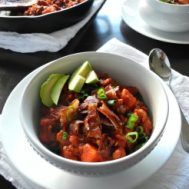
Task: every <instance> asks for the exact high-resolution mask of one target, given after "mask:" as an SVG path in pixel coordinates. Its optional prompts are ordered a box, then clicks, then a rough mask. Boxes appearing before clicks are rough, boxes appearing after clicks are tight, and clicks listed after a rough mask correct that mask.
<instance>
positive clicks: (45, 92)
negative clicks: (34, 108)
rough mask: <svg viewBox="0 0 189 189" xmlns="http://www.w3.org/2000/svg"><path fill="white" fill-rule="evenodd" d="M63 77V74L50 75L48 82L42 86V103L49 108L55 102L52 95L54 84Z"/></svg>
mask: <svg viewBox="0 0 189 189" xmlns="http://www.w3.org/2000/svg"><path fill="white" fill-rule="evenodd" d="M61 76H62V74H51V75H49V77H48V78H47V80H46V81H45V82H44V83H43V84H42V85H41V88H40V98H41V101H42V103H43V104H44V105H45V106H47V107H50V106H52V105H53V101H52V99H51V95H50V94H51V90H52V88H53V86H54V84H55V83H56V82H57V81H58V79H60V78H61Z"/></svg>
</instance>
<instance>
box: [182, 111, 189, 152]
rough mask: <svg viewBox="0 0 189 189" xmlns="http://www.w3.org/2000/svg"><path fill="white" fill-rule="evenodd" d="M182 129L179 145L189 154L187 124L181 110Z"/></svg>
mask: <svg viewBox="0 0 189 189" xmlns="http://www.w3.org/2000/svg"><path fill="white" fill-rule="evenodd" d="M181 117H182V128H181V143H182V147H183V149H184V150H185V151H186V152H188V153H189V124H188V122H187V120H186V118H185V116H184V114H183V112H182V110H181Z"/></svg>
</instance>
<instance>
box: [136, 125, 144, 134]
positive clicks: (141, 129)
mask: <svg viewBox="0 0 189 189" xmlns="http://www.w3.org/2000/svg"><path fill="white" fill-rule="evenodd" d="M136 131H137V132H138V134H139V135H141V134H143V133H144V129H143V127H142V126H137V127H136Z"/></svg>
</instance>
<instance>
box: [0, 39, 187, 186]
mask: <svg viewBox="0 0 189 189" xmlns="http://www.w3.org/2000/svg"><path fill="white" fill-rule="evenodd" d="M98 51H100V52H109V53H114V54H118V55H121V56H125V57H128V58H130V59H132V60H134V61H137V62H141V64H143V65H144V66H146V67H148V64H147V56H146V55H145V54H144V53H142V52H140V51H138V50H136V49H134V48H133V47H130V46H128V45H126V44H123V43H122V42H120V41H118V40H117V39H112V40H110V41H108V42H107V43H106V44H105V45H104V46H102V47H101V48H100V49H99V50H98ZM173 74H174V77H173V80H172V83H171V84H172V87H173V89H174V91H175V94H176V97H177V99H178V100H179V102H180V104H181V105H182V108H183V110H184V112H185V113H186V116H187V119H188V118H189V114H188V113H189V104H188V101H189V88H188V86H189V79H188V77H186V76H183V75H181V74H179V73H178V72H176V71H174V72H173ZM181 94H182V96H181ZM154 163H155V162H154ZM139 171H140V170H139ZM0 174H2V175H3V176H4V177H5V178H6V179H7V180H9V181H10V182H12V183H13V185H14V186H16V187H17V188H18V189H36V188H35V187H32V186H31V185H29V184H28V183H26V181H25V180H24V179H23V178H22V176H21V175H18V174H17V173H15V171H14V170H13V169H12V167H11V166H10V164H9V162H7V158H6V154H5V152H4V151H3V146H1V141H0ZM141 174H143V173H141ZM144 174H145V173H144ZM110 188H111V186H110ZM139 188H140V189H152V188H153V189H188V188H189V156H188V154H187V153H186V152H185V151H184V150H183V149H182V147H181V144H180V141H179V143H178V145H177V147H176V150H175V152H174V154H173V155H172V157H171V158H170V160H169V161H168V162H167V163H166V164H165V165H164V167H163V168H161V169H160V170H159V171H158V172H157V173H155V175H153V176H152V177H151V178H150V179H149V180H147V181H146V182H144V183H143V184H141V185H140V187H137V189H139Z"/></svg>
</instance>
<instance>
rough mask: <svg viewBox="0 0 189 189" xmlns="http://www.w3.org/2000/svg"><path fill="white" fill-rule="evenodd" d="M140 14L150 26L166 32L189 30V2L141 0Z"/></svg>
mask: <svg viewBox="0 0 189 189" xmlns="http://www.w3.org/2000/svg"><path fill="white" fill-rule="evenodd" d="M139 14H140V16H141V18H142V19H143V20H144V22H146V23H147V24H148V25H149V26H151V27H153V28H156V29H158V30H162V31H166V32H186V31H189V21H188V20H189V4H184V5H181V4H170V3H165V2H162V1H160V0H140V5H139Z"/></svg>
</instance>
